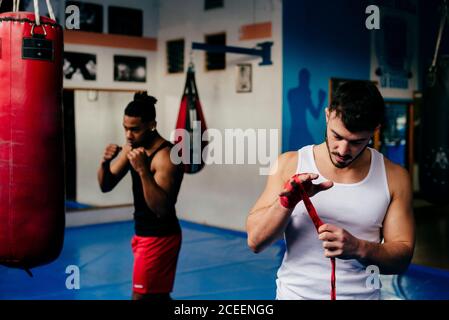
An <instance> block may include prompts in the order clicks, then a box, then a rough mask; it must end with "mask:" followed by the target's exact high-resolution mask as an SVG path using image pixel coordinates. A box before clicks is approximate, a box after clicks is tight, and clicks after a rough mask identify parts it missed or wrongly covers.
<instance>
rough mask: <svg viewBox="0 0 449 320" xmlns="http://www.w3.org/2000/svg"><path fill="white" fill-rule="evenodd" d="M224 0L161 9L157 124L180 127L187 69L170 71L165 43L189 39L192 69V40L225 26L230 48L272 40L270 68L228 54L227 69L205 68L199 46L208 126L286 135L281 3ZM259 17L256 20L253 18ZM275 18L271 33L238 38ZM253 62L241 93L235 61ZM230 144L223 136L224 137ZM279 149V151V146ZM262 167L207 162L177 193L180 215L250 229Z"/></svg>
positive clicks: (173, 0)
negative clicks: (220, 4)
mask: <svg viewBox="0 0 449 320" xmlns="http://www.w3.org/2000/svg"><path fill="white" fill-rule="evenodd" d="M254 3H255V6H254V10H253V1H239V0H226V1H225V7H224V8H222V9H216V10H210V11H204V10H203V6H204V2H203V1H197V0H186V1H179V0H164V1H161V7H160V16H159V17H160V21H161V24H160V29H159V33H158V40H159V51H158V63H157V66H158V72H157V75H158V80H157V81H158V91H157V96H158V98H159V99H160V101H159V103H158V104H159V107H158V121H159V125H158V128H159V130H160V131H161V133H162V134H163V135H164V136H165V137H169V134H170V132H171V131H172V130H173V128H175V125H176V118H177V114H178V111H179V105H180V101H181V95H182V90H183V88H184V83H185V76H186V75H185V73H182V74H174V75H168V74H167V71H166V55H165V43H166V41H168V40H174V39H181V38H184V39H185V44H186V48H185V57H186V58H185V66H186V68H187V65H188V62H189V61H188V60H189V51H190V49H189V48H190V43H191V42H201V43H202V42H204V37H205V35H206V34H213V33H219V32H226V41H227V43H226V44H227V45H229V46H238V47H247V48H253V47H255V45H256V44H257V43H259V42H264V41H273V42H274V45H273V48H272V61H273V65H271V66H259V65H258V64H259V62H260V61H261V59H260V58H257V57H252V56H243V55H235V54H227V55H226V64H227V67H226V70H222V71H206V70H205V69H206V68H205V52H204V51H195V52H194V53H193V59H194V63H195V70H196V81H197V85H198V91H199V95H200V99H201V102H202V105H203V112H204V116H205V118H206V123H207V126H208V128H214V129H218V130H220V131H221V133H222V135H223V137H224V129H232V128H241V129H243V130H246V129H258V128H260V129H271V128H272V129H279V142H278V145H279V149H280V138H281V130H280V128H281V110H282V108H281V90H282V89H281V88H282V87H281V82H282V78H281V74H282V59H281V48H282V36H281V13H282V12H281V1H279V0H258V1H254ZM254 19H255V20H254ZM266 21H271V22H272V26H273V30H272V35H273V36H272V38H264V39H258V40H250V41H248V40H245V41H240V40H239V28H240V27H241V26H242V25H247V24H252V23H258V22H266ZM238 63H250V64H252V70H253V88H252V92H251V93H236V88H235V87H236V64H238ZM223 145H224V141H223ZM279 151H280V150H279ZM259 168H260V166H259V165H248V164H244V165H215V164H214V165H207V166H206V167H205V168H204V169H203V170H202V171H200V172H199V173H198V174H195V175H185V176H184V182H183V184H182V187H181V191H180V194H179V199H178V205H177V209H178V216H179V217H180V218H182V219H185V220H189V221H194V222H199V223H202V224H206V225H213V226H218V227H223V228H228V229H235V230H245V221H246V216H247V214H248V212H249V210H250V208H251V207H252V205H253V204H254V202H255V200H256V199H257V197H258V196H259V194H260V192H261V191H262V189H263V187H264V185H265V181H266V176H261V175H259Z"/></svg>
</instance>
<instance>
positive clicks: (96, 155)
mask: <svg viewBox="0 0 449 320" xmlns="http://www.w3.org/2000/svg"><path fill="white" fill-rule="evenodd" d="M88 94H89V92H88V91H75V134H76V166H77V172H76V176H77V177H76V179H77V181H76V182H77V191H76V192H77V200H78V202H81V203H87V204H93V205H103V206H110V205H119V204H126V203H131V202H132V193H131V178H130V176H129V175H127V176H126V177H125V178H124V180H123V181H122V182H121V183H120V184H119V185H118V186H117V187H116V188H115V189H114V190H113V191H111V192H109V193H101V191H100V187H99V186H98V182H97V169H98V167H99V164H100V160H101V158H102V156H103V151H104V149H105V147H106V146H107V145H108V144H110V143H115V144H119V145H123V144H124V143H125V135H124V131H123V129H122V120H123V109H124V107H125V106H126V105H127V104H128V103H129V101H131V100H132V97H133V94H132V93H123V92H121V93H112V92H104V91H100V92H98V100H97V101H89V99H88Z"/></svg>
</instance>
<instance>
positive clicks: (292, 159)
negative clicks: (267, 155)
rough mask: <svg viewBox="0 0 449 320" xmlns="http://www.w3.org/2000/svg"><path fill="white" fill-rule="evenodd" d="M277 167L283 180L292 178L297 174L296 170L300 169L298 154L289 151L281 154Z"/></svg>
mask: <svg viewBox="0 0 449 320" xmlns="http://www.w3.org/2000/svg"><path fill="white" fill-rule="evenodd" d="M277 165H278V169H279V170H280V173H281V175H282V177H283V179H288V178H290V177H291V176H292V175H294V174H295V173H296V168H297V167H298V152H297V151H287V152H284V153H282V154H280V155H279V157H278V161H277Z"/></svg>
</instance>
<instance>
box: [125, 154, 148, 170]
mask: <svg viewBox="0 0 449 320" xmlns="http://www.w3.org/2000/svg"><path fill="white" fill-rule="evenodd" d="M127 157H128V160H129V163H131V166H132V167H133V168H134V170H136V171H137V173H138V174H140V175H142V174H145V173H147V172H148V168H147V165H146V162H147V161H146V160H147V154H146V153H145V149H144V148H137V149H133V150H131V151H129V152H128V155H127Z"/></svg>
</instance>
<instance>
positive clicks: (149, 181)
mask: <svg viewBox="0 0 449 320" xmlns="http://www.w3.org/2000/svg"><path fill="white" fill-rule="evenodd" d="M139 175H140V179H141V181H142V188H143V195H144V198H145V203H146V204H147V206H148V208H150V209H151V211H153V212H154V213H155V214H156V215H157V217H158V218H162V217H164V216H166V215H167V214H170V213H172V212H173V204H172V201H170V198H169V196H168V195H167V193H166V192H165V191H164V190H163V189H162V188H161V187H159V186H158V185H157V183H156V181H155V180H154V178H153V176H151V175H149V174H148V173H139Z"/></svg>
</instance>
